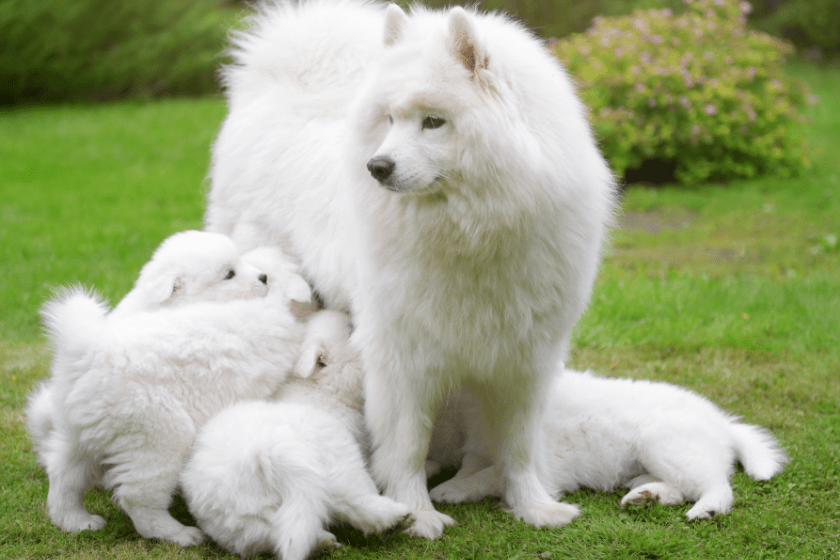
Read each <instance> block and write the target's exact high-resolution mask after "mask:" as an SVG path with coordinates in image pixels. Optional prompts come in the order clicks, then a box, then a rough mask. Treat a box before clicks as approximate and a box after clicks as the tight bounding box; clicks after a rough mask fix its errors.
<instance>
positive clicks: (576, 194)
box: [205, 0, 615, 538]
mask: <svg viewBox="0 0 840 560" xmlns="http://www.w3.org/2000/svg"><path fill="white" fill-rule="evenodd" d="M232 56H233V59H234V62H235V63H234V64H233V65H232V66H230V67H228V68H227V69H226V71H225V74H224V77H225V83H226V86H227V96H228V101H229V106H230V112H229V114H228V116H227V118H226V120H225V122H224V125H223V127H222V130H221V132H220V134H219V137H218V139H217V141H216V143H215V146H214V150H213V165H212V171H211V179H212V186H211V190H210V193H209V197H208V208H207V213H206V217H205V220H206V228H207V229H208V230H210V231H217V232H220V233H225V234H228V235H230V236H232V237H233V238H234V239H235V241H236V242H237V243H238V244H240V245H241V246H244V247H248V246H255V245H261V244H274V245H279V246H281V247H283V248H284V250H286V252H287V253H289V254H291V255H293V256H294V257H296V258H297V259H298V260H299V262H300V264H301V272H302V273H303V274H304V276H305V277H306V278H307V279H308V280H309V281H310V282H311V283H312V284H313V286H314V288H315V289H316V291H317V292H318V293H319V294H320V296H321V297H322V299H323V300H324V302H325V303H326V305H327V307H329V308H338V309H343V310H349V311H352V312H353V316H354V323H355V325H356V330H355V332H354V335H353V339H354V343H356V344H357V345H358V347H359V348H360V349H361V351H362V354H363V360H364V364H365V370H366V374H367V375H366V378H365V379H366V380H365V385H366V386H365V393H366V405H365V407H366V408H365V416H366V420H367V422H368V425H369V428H370V431H371V434H372V440H373V446H374V451H373V456H372V465H371V467H372V472H373V474H374V478H375V479H376V480H377V482H378V483H379V485H380V486H381V488H382V489H383V491H384V493H385V495H387V496H389V497H391V498H393V499H395V500H397V501H399V502H401V503H404V504H406V505H408V506H410V507H411V508H412V509H413V510H414V511H415V512H416V514H417V522H416V523H415V525H414V526H413V527H412V529H411V532H412V533H413V534H415V535H420V536H425V537H431V538H434V537H436V536H438V535H440V534H441V532H442V531H443V528H444V526H445V525H446V524H449V523H452V522H453V520H452V519H451V518H450V517H448V516H446V515H443V514H440V513H439V512H437V511H435V510H434V507H433V505H432V502H431V501H430V499H429V495H428V491H427V488H426V478H425V473H424V458H425V456H426V451H427V447H428V442H429V437H430V432H431V427H432V423H433V419H434V418H435V416H436V414H437V411H438V408H439V406H440V403H441V400H442V398H443V396H444V395H447V394H448V393H449V392H450V391H457V390H458V389H459V388H460V387H461V385H462V384H468V385H470V386H472V388H473V389H474V390H475V391H476V393H477V394H478V395H479V396H480V402H481V405H482V407H481V408H482V410H483V412H484V413H485V416H487V419H488V421H489V422H490V429H491V430H492V434H493V438H492V439H493V441H494V442H495V443H496V445H495V446H494V449H493V454H494V456H495V460H494V464H495V465H496V466H497V467H498V469H499V472H500V476H501V477H502V479H503V481H504V484H503V486H504V495H505V499H506V501H507V502H508V503H509V504H510V505H511V508H512V510H513V513H514V514H515V515H516V516H517V517H520V518H523V519H524V520H526V521H527V522H528V523H531V524H532V525H535V526H560V525H563V524H565V523H567V522H568V521H570V520H571V519H572V518H574V517H575V516H576V515H577V514H578V509H577V508H576V507H574V506H571V505H569V504H563V503H557V502H556V501H555V500H553V499H552V498H551V497H550V496H549V495H548V493H547V492H546V491H545V489H544V488H543V487H542V485H541V484H540V482H539V478H538V476H537V469H536V463H535V435H534V434H536V432H537V429H536V426H537V413H538V411H539V410H540V407H541V401H542V398H543V395H542V393H543V392H542V391H541V390H540V387H542V386H544V384H545V383H546V382H547V380H548V379H549V377H550V376H551V375H552V373H553V368H554V364H555V363H556V362H557V361H558V360H562V359H564V356H565V354H566V351H567V347H568V342H569V337H570V334H571V331H572V327H573V325H574V324H575V322H576V320H577V318H578V317H579V316H580V314H581V313H582V311H583V310H584V308H585V306H586V304H587V302H588V299H589V296H590V293H591V289H592V284H593V280H594V278H595V274H596V270H597V267H598V263H599V259H600V251H601V245H602V242H603V239H604V236H605V231H606V228H607V226H608V224H609V222H610V221H611V219H612V211H613V206H614V198H615V193H614V181H613V177H612V174H611V173H610V171H609V169H608V168H607V165H606V164H605V162H604V160H603V159H602V157H601V155H600V153H599V152H598V149H597V147H596V144H595V141H594V139H593V137H592V134H591V131H590V127H589V125H588V123H587V120H586V117H585V110H584V108H583V106H582V105H581V103H580V102H579V101H578V99H577V97H576V95H575V92H574V88H573V86H572V84H571V82H570V80H569V79H568V77H567V75H566V73H565V71H564V70H563V69H562V68H561V67H560V65H559V64H558V62H557V60H556V59H555V58H554V57H552V56H551V55H550V54H549V53H548V51H547V50H546V49H545V48H544V47H543V44H542V42H541V41H540V40H538V39H537V38H535V37H534V36H532V35H531V34H530V33H529V32H527V31H526V30H525V29H523V28H522V27H521V26H519V25H518V24H516V23H514V22H512V21H510V20H509V19H507V18H505V17H503V16H500V15H488V14H480V13H477V12H474V11H471V10H465V9H462V8H458V7H456V8H452V9H451V10H447V11H429V10H425V9H423V8H422V7H415V8H413V10H412V12H411V15H410V16H409V15H406V13H405V12H403V11H402V10H401V9H400V8H398V7H397V6H395V5H390V6H386V5H384V4H379V3H375V2H365V1H363V0H310V1H308V2H301V3H297V2H277V3H274V4H269V5H267V6H265V7H264V8H263V9H262V11H261V12H260V13H259V14H258V15H257V16H255V17H254V18H253V19H252V21H251V27H250V29H249V30H247V31H245V32H243V33H240V34H238V35H237V36H236V38H235V45H234V49H233V52H232Z"/></svg>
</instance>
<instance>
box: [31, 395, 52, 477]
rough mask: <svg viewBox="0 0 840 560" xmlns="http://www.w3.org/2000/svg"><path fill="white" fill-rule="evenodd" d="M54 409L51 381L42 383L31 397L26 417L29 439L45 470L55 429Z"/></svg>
mask: <svg viewBox="0 0 840 560" xmlns="http://www.w3.org/2000/svg"><path fill="white" fill-rule="evenodd" d="M54 408H55V405H54V404H53V391H52V384H50V382H49V381H44V382H41V383H40V384H39V385H38V387H36V389H35V390H34V391H32V393H31V394H30V395H29V402H28V403H27V405H26V411H25V412H24V416H25V418H26V428H27V430H28V431H29V437H30V438H32V444H33V448H34V449H35V453H36V454H37V455H38V463H40V464H41V466H42V467H44V468H46V467H47V463H46V455H47V452H48V447H49V445H48V441H49V439H50V435H51V434H52V431H53V427H54V420H53V411H54Z"/></svg>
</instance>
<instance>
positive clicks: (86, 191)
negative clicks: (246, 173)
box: [0, 65, 840, 560]
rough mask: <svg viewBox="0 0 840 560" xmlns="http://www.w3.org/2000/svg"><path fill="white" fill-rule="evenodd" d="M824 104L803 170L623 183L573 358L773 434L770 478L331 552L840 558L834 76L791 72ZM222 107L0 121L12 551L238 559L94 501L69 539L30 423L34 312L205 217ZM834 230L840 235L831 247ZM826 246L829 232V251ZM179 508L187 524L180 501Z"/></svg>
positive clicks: (2, 446)
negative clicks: (82, 527)
mask: <svg viewBox="0 0 840 560" xmlns="http://www.w3.org/2000/svg"><path fill="white" fill-rule="evenodd" d="M790 70H791V71H793V72H795V73H796V74H797V75H799V76H800V77H802V78H803V79H806V80H807V81H808V82H809V83H810V84H811V86H812V87H813V89H814V90H815V92H816V93H817V94H818V95H819V96H820V98H821V103H820V104H819V105H817V106H816V107H814V108H813V109H811V114H812V116H813V120H814V122H813V124H812V125H811V126H809V128H808V131H807V133H808V136H809V142H810V145H811V150H812V155H813V160H814V162H815V163H814V168H813V169H812V171H811V172H810V173H809V174H808V175H807V176H805V177H802V178H799V179H794V180H784V181H780V180H776V179H774V178H772V177H768V178H763V179H759V180H754V181H748V182H738V183H732V184H729V185H714V184H706V185H697V186H693V187H691V188H688V187H680V188H676V187H649V186H639V185H635V186H632V187H630V188H629V189H628V190H627V191H626V193H625V195H624V199H623V202H622V207H623V216H622V218H621V221H622V223H623V224H624V225H623V227H622V229H619V230H617V231H616V232H614V234H613V236H612V242H611V245H610V248H609V250H608V253H607V256H606V259H605V262H604V266H603V269H602V272H601V275H600V277H599V280H598V282H597V285H596V289H595V294H594V297H593V300H592V303H591V305H590V308H589V311H588V313H587V314H586V316H585V317H584V318H583V319H582V321H581V322H580V324H579V326H578V328H577V331H576V339H575V345H574V348H573V352H572V360H571V362H572V363H571V365H573V366H575V367H579V368H591V369H593V370H595V371H598V372H600V373H603V374H608V375H616V376H633V377H637V378H648V379H661V380H666V381H670V382H674V383H679V384H681V385H684V386H686V387H689V388H691V389H693V390H695V391H698V392H699V393H701V394H703V395H706V396H708V397H710V398H712V399H713V400H715V401H716V402H718V403H719V404H720V405H721V406H723V407H724V408H726V409H727V410H729V411H731V412H733V413H736V414H739V415H743V416H744V417H745V419H746V420H747V421H749V422H752V423H758V424H762V425H765V426H767V427H769V428H770V429H772V430H773V432H774V433H775V434H776V435H777V436H778V437H779V439H780V440H781V442H782V444H783V446H784V447H785V449H786V450H787V451H788V452H789V454H790V455H791V457H792V459H793V460H792V462H791V464H790V465H788V467H787V469H786V470H785V471H784V472H783V473H782V474H781V475H780V476H778V477H776V478H774V479H773V480H771V481H768V482H755V481H753V480H751V479H749V477H747V476H746V475H745V474H744V473H743V472H742V471H740V470H739V471H738V472H737V473H736V475H735V477H734V479H733V486H734V492H735V506H734V509H733V511H732V513H731V514H729V515H726V516H723V517H720V518H718V519H717V520H715V521H713V522H709V523H688V522H686V521H685V518H684V514H685V512H686V511H687V509H688V506H687V505H686V506H681V507H669V508H663V507H659V506H654V507H649V508H646V509H639V508H635V509H628V510H625V511H623V510H621V509H620V508H619V506H618V501H619V498H620V493H615V494H603V493H595V492H589V491H581V492H578V493H576V494H574V495H572V496H570V497H569V500H570V501H572V502H575V503H579V504H580V505H581V506H582V508H583V511H584V514H583V515H582V516H581V517H580V518H578V519H577V520H575V521H574V522H573V523H571V524H570V525H569V526H568V527H566V528H564V529H562V530H533V529H531V528H529V527H526V526H524V525H523V524H521V523H519V522H517V521H515V520H513V519H512V518H511V517H510V516H509V515H507V514H505V513H503V512H501V511H500V510H499V509H498V508H496V507H495V503H493V502H492V501H485V502H482V503H480V504H475V505H470V506H446V507H442V508H441V509H443V510H444V511H446V512H447V513H449V514H450V515H452V516H453V517H455V518H456V519H457V520H458V521H459V525H458V526H456V527H453V528H450V529H448V530H447V531H446V533H445V534H444V536H443V537H442V538H441V539H438V540H436V541H425V540H419V539H412V538H409V537H407V536H405V535H391V536H388V537H386V538H385V539H379V538H375V537H374V538H370V539H365V538H363V537H362V536H361V534H359V533H358V532H356V531H354V530H351V529H345V528H339V529H337V531H336V533H337V535H338V537H339V540H340V541H341V542H342V543H344V544H345V545H346V546H344V547H342V548H341V549H339V550H336V551H334V552H331V553H329V557H330V558H335V559H344V558H348V559H354V558H457V559H461V558H523V559H526V558H527V559H540V558H581V559H597V558H605V559H606V558H716V559H717V558H733V559H740V558H756V559H758V558H814V559H822V558H830V557H834V558H836V557H837V556H838V552H840V550H838V549H840V545H838V544H837V543H838V542H840V521H839V520H840V506H839V505H838V504H840V443H838V442H840V350H838V348H840V329H838V326H840V247H838V243H837V241H836V239H837V237H840V140H838V138H840V69H838V68H826V69H814V68H809V67H806V66H803V65H793V66H792V67H791V68H790ZM224 112H225V108H224V104H223V103H222V101H221V100H219V99H208V100H200V101H195V100H178V101H163V102H155V103H150V104H140V103H128V104H126V103H120V104H114V105H104V106H84V107H74V106H71V107H49V108H38V109H27V110H20V111H12V112H6V113H0V255H2V265H3V274H2V275H0V371H1V372H2V373H0V430H2V433H0V462H2V464H3V465H4V468H3V470H2V472H0V527H2V530H0V557H3V558H115V559H121V560H124V559H131V558H148V557H156V558H167V559H168V558H225V557H227V556H226V555H225V554H224V553H223V552H222V551H221V550H220V549H218V548H217V547H215V546H214V545H212V544H205V545H202V546H200V547H196V548H192V549H180V548H178V547H177V546H174V545H169V544H167V543H161V542H157V541H144V540H142V539H140V538H139V537H138V536H137V535H136V533H135V532H134V530H133V528H132V526H131V523H130V521H129V520H128V518H127V517H126V516H125V515H124V514H123V513H122V512H121V511H119V509H118V508H117V507H116V506H114V505H113V504H111V503H110V501H109V500H108V496H107V495H106V494H105V493H103V492H92V493H90V495H89V496H88V498H87V505H88V508H89V509H90V510H92V511H94V512H96V513H97V514H100V515H103V516H104V517H105V518H106V519H107V520H108V525H107V526H106V528H105V529H103V530H102V531H99V532H96V533H90V532H85V533H81V534H74V535H69V534H65V533H63V532H61V531H60V530H58V529H57V528H55V527H54V526H52V525H51V524H50V523H49V520H48V518H47V517H46V514H45V512H44V502H45V499H46V493H47V481H46V477H45V475H44V473H43V471H42V470H41V469H40V468H39V467H38V466H37V465H36V463H35V459H34V456H33V454H32V451H31V449H30V445H29V442H28V438H27V436H26V434H25V432H24V430H23V426H22V422H21V410H22V407H23V405H24V403H25V400H26V395H27V394H28V392H29V390H30V387H31V385H32V383H33V382H34V381H35V380H37V379H39V378H42V377H44V376H46V375H48V370H49V356H48V352H47V349H46V347H45V344H44V342H43V338H42V335H41V333H40V330H39V323H38V316H37V310H38V308H39V306H40V305H41V304H42V303H43V302H44V301H45V299H47V298H48V297H49V295H50V292H51V290H52V289H53V288H55V287H56V286H59V285H63V284H68V283H74V282H81V283H84V284H87V285H91V286H95V287H97V288H98V289H99V290H100V291H102V292H103V293H104V294H105V295H106V296H107V297H108V298H110V299H111V301H117V300H118V299H119V298H120V297H121V296H122V295H123V294H125V292H127V291H128V290H129V289H130V287H131V285H132V283H133V281H134V279H135V278H136V275H137V273H138V271H139V269H140V267H141V266H142V264H143V263H145V262H146V260H147V259H148V258H149V256H150V255H151V252H152V251H153V250H154V248H155V247H156V246H157V244H158V243H159V242H160V241H161V240H162V239H163V238H165V237H166V236H167V235H169V234H170V233H172V232H175V231H178V230H181V229H186V228H197V227H200V226H201V216H202V213H203V203H204V192H205V189H206V185H205V181H204V177H205V174H206V170H207V164H208V159H209V156H208V154H209V146H210V143H211V142H212V139H213V137H214V136H215V134H216V132H217V130H218V127H219V124H220V122H221V119H222V118H223V116H224ZM833 236H834V237H833ZM832 239H834V241H832ZM175 512H176V514H177V515H179V516H182V517H185V516H186V514H185V512H184V507H183V504H182V503H180V502H176V506H175Z"/></svg>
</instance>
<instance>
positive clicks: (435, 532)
mask: <svg viewBox="0 0 840 560" xmlns="http://www.w3.org/2000/svg"><path fill="white" fill-rule="evenodd" d="M449 525H455V520H454V519H452V518H451V517H449V516H448V515H446V514H445V513H440V512H439V511H436V510H433V509H427V510H422V511H418V512H415V513H414V523H413V524H412V525H411V526H410V527H408V528H407V529H406V530H405V533H407V534H409V535H411V536H412V537H423V538H425V539H436V538H438V537H439V536H441V535H442V534H443V529H444V528H445V527H448V526H449Z"/></svg>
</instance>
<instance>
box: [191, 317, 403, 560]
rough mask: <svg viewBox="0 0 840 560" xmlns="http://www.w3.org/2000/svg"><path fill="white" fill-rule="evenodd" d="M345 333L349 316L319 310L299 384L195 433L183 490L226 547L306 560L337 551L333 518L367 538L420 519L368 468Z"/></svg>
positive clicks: (358, 371) (353, 361) (358, 376)
mask: <svg viewBox="0 0 840 560" xmlns="http://www.w3.org/2000/svg"><path fill="white" fill-rule="evenodd" d="M348 336H349V333H348V321H347V316H346V315H344V314H342V313H337V312H335V311H321V312H319V313H316V314H315V315H314V316H313V317H312V319H311V320H310V322H309V324H308V326H307V334H306V340H305V342H304V344H303V352H302V355H301V360H300V361H299V362H298V366H297V371H298V373H299V374H300V375H301V378H290V379H289V380H288V381H287V382H286V383H284V384H283V385H282V387H281V388H280V390H279V393H278V395H277V396H276V397H275V399H274V402H263V401H247V402H242V403H238V404H235V405H233V406H231V407H229V408H226V409H225V410H224V411H222V412H220V413H219V414H217V415H216V416H215V417H214V418H213V419H211V420H210V421H209V422H208V423H207V424H206V425H205V426H204V427H203V428H202V430H201V431H200V432H199V434H198V436H197V437H196V441H195V445H194V448H193V452H192V454H191V457H190V459H189V460H188V462H187V464H186V466H185V467H184V470H183V472H182V473H181V488H182V491H183V494H184V499H185V500H186V502H187V505H188V507H189V509H190V512H191V513H192V514H193V516H194V517H195V518H196V520H197V522H198V525H199V527H201V529H202V530H203V531H204V532H205V533H206V534H207V535H208V536H210V537H211V538H212V539H213V540H214V541H216V542H217V543H219V544H220V545H221V546H222V547H224V548H225V549H226V550H228V551H230V552H233V553H236V554H239V555H241V556H244V557H249V556H253V555H256V554H261V553H265V552H274V553H275V554H276V555H277V558H279V559H282V560H303V559H305V558H307V557H308V556H309V555H310V554H312V553H313V552H314V551H315V550H316V549H318V548H322V547H325V546H338V544H337V542H336V539H335V536H334V535H333V534H332V533H330V532H328V531H327V527H328V525H329V524H330V523H331V522H334V521H340V522H346V523H349V524H350V525H352V526H353V527H355V528H357V529H359V530H361V531H363V532H364V533H365V534H370V533H379V532H382V531H385V530H388V529H393V528H396V527H402V528H404V527H406V526H408V525H410V524H411V523H412V522H413V520H414V519H413V515H412V513H411V510H410V509H409V508H408V507H407V506H405V505H402V504H399V503H397V502H394V501H393V500H390V499H388V498H385V497H382V496H380V495H379V492H378V490H377V488H376V484H375V483H374V482H373V480H372V479H371V478H370V475H369V474H368V473H367V470H366V468H365V457H366V452H365V450H366V449H367V438H366V436H365V432H364V420H363V418H362V406H363V405H362V382H363V373H362V368H361V360H360V358H359V357H358V354H357V352H356V351H355V350H354V349H352V348H351V347H350V345H349V342H348ZM324 364H326V365H324Z"/></svg>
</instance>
